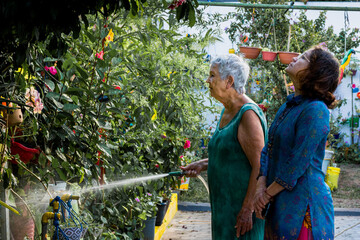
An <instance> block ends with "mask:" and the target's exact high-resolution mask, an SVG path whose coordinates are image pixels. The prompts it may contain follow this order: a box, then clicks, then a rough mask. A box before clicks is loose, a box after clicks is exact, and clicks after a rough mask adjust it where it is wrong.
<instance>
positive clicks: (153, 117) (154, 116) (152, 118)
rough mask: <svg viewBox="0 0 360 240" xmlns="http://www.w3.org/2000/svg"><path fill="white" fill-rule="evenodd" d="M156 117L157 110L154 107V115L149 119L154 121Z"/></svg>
mask: <svg viewBox="0 0 360 240" xmlns="http://www.w3.org/2000/svg"><path fill="white" fill-rule="evenodd" d="M156 119H157V112H156V110H155V109H154V115H153V116H152V117H151V121H155V120H156Z"/></svg>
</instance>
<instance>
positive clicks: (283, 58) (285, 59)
mask: <svg viewBox="0 0 360 240" xmlns="http://www.w3.org/2000/svg"><path fill="white" fill-rule="evenodd" d="M297 56H299V53H296V52H279V59H280V62H281V63H282V64H289V63H291V62H292V60H293V58H294V57H297Z"/></svg>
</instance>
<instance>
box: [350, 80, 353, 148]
mask: <svg viewBox="0 0 360 240" xmlns="http://www.w3.org/2000/svg"><path fill="white" fill-rule="evenodd" d="M353 83H354V82H353V75H351V86H352V85H353ZM350 136H351V145H353V144H354V93H353V90H352V88H351V119H350Z"/></svg>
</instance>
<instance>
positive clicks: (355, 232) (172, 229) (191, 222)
mask: <svg viewBox="0 0 360 240" xmlns="http://www.w3.org/2000/svg"><path fill="white" fill-rule="evenodd" d="M354 211H358V212H360V210H359V209H355V210H354ZM210 219H211V213H210V212H193V211H191V212H190V211H178V212H177V213H176V215H175V217H174V218H173V220H172V221H171V223H170V224H169V226H168V228H167V229H166V231H165V233H164V235H163V237H162V238H161V239H162V240H210V239H211V222H210ZM335 239H336V240H360V215H358V216H336V217H335Z"/></svg>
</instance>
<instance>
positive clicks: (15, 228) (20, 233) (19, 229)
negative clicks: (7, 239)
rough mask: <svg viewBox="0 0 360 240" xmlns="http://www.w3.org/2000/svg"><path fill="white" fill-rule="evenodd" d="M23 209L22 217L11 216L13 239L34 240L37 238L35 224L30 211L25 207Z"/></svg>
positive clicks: (21, 207)
mask: <svg viewBox="0 0 360 240" xmlns="http://www.w3.org/2000/svg"><path fill="white" fill-rule="evenodd" d="M19 208H20V209H22V210H23V211H22V215H21V216H19V215H16V214H11V216H10V230H11V235H12V239H14V240H23V239H24V238H25V237H28V239H31V240H33V239H34V236H35V222H34V220H33V219H32V217H31V215H30V213H29V211H28V210H27V209H26V208H25V207H24V206H20V207H19Z"/></svg>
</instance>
